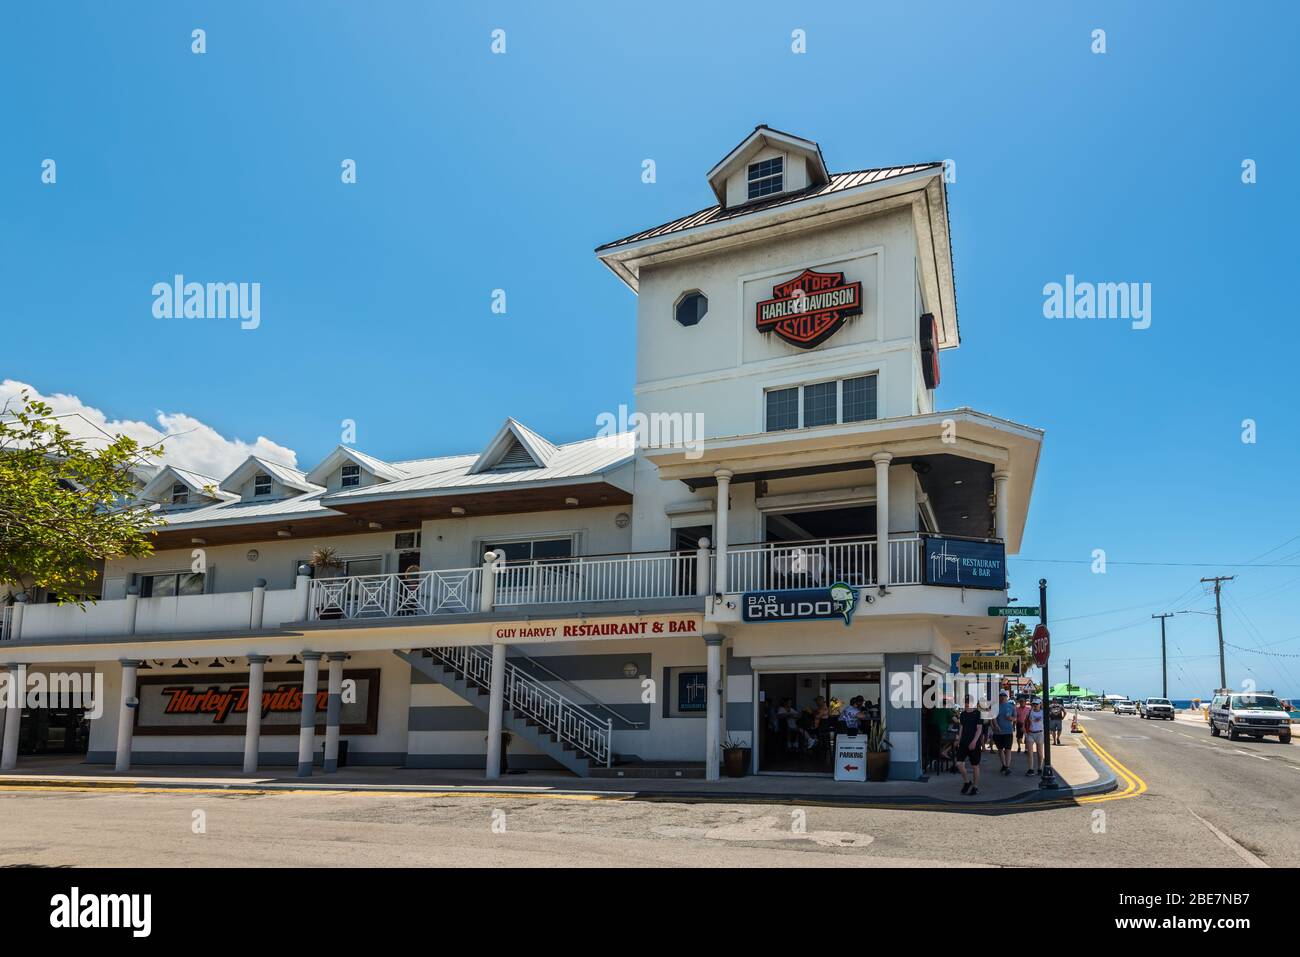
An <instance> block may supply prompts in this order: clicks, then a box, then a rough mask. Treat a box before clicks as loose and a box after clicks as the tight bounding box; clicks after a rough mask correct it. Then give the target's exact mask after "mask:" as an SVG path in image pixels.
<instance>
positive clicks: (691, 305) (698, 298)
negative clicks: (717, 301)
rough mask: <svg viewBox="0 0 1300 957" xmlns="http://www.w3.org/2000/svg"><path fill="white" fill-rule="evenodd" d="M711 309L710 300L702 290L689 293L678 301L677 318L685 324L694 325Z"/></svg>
mask: <svg viewBox="0 0 1300 957" xmlns="http://www.w3.org/2000/svg"><path fill="white" fill-rule="evenodd" d="M708 311H709V300H708V299H707V298H706V297H705V295H704V293H702V292H692V293H687V294H686V295H685V296H683V297H682V298H681V299H680V300H679V301H678V303H677V310H676V313H675V315H676V318H677V321H678V322H679V323H681V324H682V325H683V326H694V325H696V324H698V323H699V321H700V320H701V319H703V318H704V314H705V313H706V312H708Z"/></svg>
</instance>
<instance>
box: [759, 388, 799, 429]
mask: <svg viewBox="0 0 1300 957" xmlns="http://www.w3.org/2000/svg"><path fill="white" fill-rule="evenodd" d="M797 428H799V390H798V389H797V388H795V389H772V390H771V391H769V392H768V393H767V431H769V432H780V431H781V430H782V429H797Z"/></svg>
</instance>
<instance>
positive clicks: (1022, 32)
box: [0, 2, 1300, 697]
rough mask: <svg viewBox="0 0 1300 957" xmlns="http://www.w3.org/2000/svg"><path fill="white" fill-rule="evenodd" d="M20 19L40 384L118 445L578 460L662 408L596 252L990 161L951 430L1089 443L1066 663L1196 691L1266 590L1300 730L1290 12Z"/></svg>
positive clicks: (24, 355)
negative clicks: (988, 420)
mask: <svg viewBox="0 0 1300 957" xmlns="http://www.w3.org/2000/svg"><path fill="white" fill-rule="evenodd" d="M3 18H4V19H3V30H2V31H0V78H2V79H3V83H2V84H0V91H3V92H0V96H2V97H3V99H4V109H3V113H2V114H0V116H2V117H3V124H4V126H3V129H4V136H3V144H4V145H3V148H0V209H2V210H3V215H2V216H0V283H2V287H0V288H3V290H4V295H3V298H2V300H0V303H2V305H0V309H2V310H3V311H2V312H0V316H2V321H3V328H4V330H5V333H6V335H5V337H4V340H3V346H0V379H5V378H8V379H13V380H18V381H22V382H27V383H30V384H32V385H33V386H35V387H36V388H37V389H38V390H40V391H41V392H43V393H47V394H50V393H70V394H75V395H76V396H78V397H79V398H80V399H81V400H82V401H83V402H84V403H86V404H87V405H89V406H93V407H95V408H97V409H100V410H102V411H103V412H104V414H105V415H106V416H108V417H109V418H110V419H123V420H149V421H152V420H153V419H154V418H155V416H156V415H157V413H158V412H159V411H164V412H170V413H183V414H185V415H188V416H192V417H194V418H196V419H198V420H200V421H202V422H203V423H206V424H207V425H210V426H211V427H212V428H213V429H215V430H217V431H218V432H219V433H221V435H223V436H228V437H237V438H239V439H242V440H244V441H246V442H250V443H251V442H253V441H254V440H255V439H256V438H257V437H258V436H259V435H261V436H266V437H267V438H269V439H270V440H271V441H273V442H275V443H279V444H281V445H284V446H287V447H289V448H292V449H294V450H296V452H297V454H298V458H299V462H300V463H304V464H307V465H310V464H313V463H314V462H316V461H317V460H319V458H320V457H322V456H323V455H324V454H325V452H326V451H328V449H329V448H331V447H332V446H333V445H334V444H336V443H337V441H338V440H339V422H340V420H342V419H345V418H351V419H354V420H356V422H357V424H358V435H357V444H358V446H359V447H361V448H362V449H365V450H367V451H370V452H373V453H375V454H377V455H380V456H382V457H384V458H390V459H397V458H403V457H416V456H421V455H431V454H439V453H448V452H458V451H465V450H471V449H475V448H478V447H480V446H481V445H482V444H483V443H484V442H485V441H486V440H487V438H488V437H490V435H491V434H492V432H493V431H494V430H495V429H496V427H497V426H498V425H499V424H500V422H501V420H502V419H504V417H505V416H506V415H509V414H513V415H516V416H517V417H519V418H521V419H522V420H524V421H525V422H527V423H528V424H529V425H531V426H532V427H534V428H536V429H538V430H540V431H541V432H543V433H544V434H546V435H548V436H550V437H552V438H553V439H556V440H566V441H567V440H572V439H576V438H579V437H582V436H585V435H590V434H591V433H592V431H593V429H594V422H595V415H596V414H597V413H598V412H600V411H603V410H608V409H616V408H617V406H618V404H619V403H620V402H626V403H628V404H631V403H632V395H631V392H632V382H633V344H634V326H633V324H634V317H635V303H634V299H633V296H632V295H631V293H630V292H628V290H627V289H625V288H624V287H623V286H622V284H621V283H619V282H618V281H617V280H616V279H615V278H614V277H613V276H612V275H610V274H609V273H608V272H606V270H605V269H604V267H603V266H601V265H600V264H599V263H598V262H597V261H596V259H595V257H594V256H593V255H592V250H593V248H594V247H595V246H597V245H599V244H600V243H602V242H605V241H608V240H610V239H614V238H617V237H619V236H622V235H625V234H627V233H629V232H632V231H634V230H635V229H637V228H640V227H643V226H647V225H653V224H657V223H659V222H662V221H664V220H667V219H670V218H672V217H674V216H677V215H680V214H682V213H685V212H689V211H693V210H695V209H698V208H700V207H702V206H705V205H708V204H709V203H710V202H711V201H712V199H711V194H710V193H709V192H708V189H707V186H706V184H705V181H704V173H705V172H706V171H707V170H708V168H709V167H710V166H712V165H713V163H714V162H716V161H717V160H718V159H719V158H720V157H721V156H722V155H723V154H724V153H725V152H726V151H727V150H728V149H729V148H730V147H731V146H733V145H734V144H735V143H736V142H737V141H738V140H739V139H740V138H741V137H742V136H743V135H744V134H745V133H746V132H747V131H748V130H749V129H751V128H752V127H753V126H754V125H755V124H757V123H768V124H770V125H772V126H775V127H777V128H780V129H785V130H789V131H792V132H795V133H798V134H800V135H803V136H807V137H809V138H812V139H815V140H817V141H819V142H820V143H821V145H822V149H823V152H824V154H825V156H826V160H827V163H828V165H829V166H830V167H831V168H832V169H853V168H861V167H865V166H880V165H891V164H895V163H906V162H913V161H926V160H936V159H948V158H951V159H953V160H955V162H956V171H957V181H956V183H954V184H953V185H952V186H951V187H950V204H951V216H952V223H953V253H954V261H955V269H956V277H957V292H958V304H959V313H960V319H961V326H962V334H963V345H962V347H961V348H960V349H959V350H957V351H955V352H948V353H945V354H944V356H943V363H944V364H943V385H942V387H941V389H940V392H939V403H940V405H941V406H942V407H945V408H949V407H955V406H962V405H969V406H973V407H975V408H978V409H981V410H984V411H988V412H990V413H993V414H996V415H1000V416H1005V417H1007V418H1011V419H1014V420H1017V421H1021V422H1026V423H1029V424H1032V425H1036V426H1039V427H1041V428H1044V429H1046V430H1047V440H1046V444H1045V447H1044V453H1043V459H1042V463H1041V467H1040V471H1039V474H1038V482H1037V487H1036V489H1035V494H1034V501H1033V503H1032V508H1031V513H1030V522H1029V528H1028V533H1027V536H1026V538H1025V543H1024V548H1023V549H1022V553H1021V554H1022V556H1023V557H1021V558H1017V559H1013V561H1012V564H1011V571H1012V576H1013V592H1014V593H1016V594H1017V595H1018V596H1019V597H1020V598H1022V599H1025V600H1026V601H1028V600H1029V599H1031V598H1033V597H1034V594H1035V590H1036V589H1035V583H1036V582H1037V579H1038V578H1039V577H1040V576H1046V577H1047V578H1049V580H1050V581H1051V588H1052V596H1053V597H1052V602H1051V611H1052V617H1053V619H1054V622H1055V624H1054V626H1053V635H1054V637H1055V639H1056V649H1057V650H1056V654H1055V655H1054V663H1055V664H1057V665H1058V666H1059V665H1060V664H1061V663H1062V662H1063V661H1064V659H1065V658H1066V657H1069V658H1072V659H1073V662H1074V671H1073V674H1074V677H1075V680H1076V682H1083V683H1087V684H1089V685H1091V686H1097V687H1099V688H1100V687H1103V686H1104V687H1105V689H1106V690H1108V691H1111V690H1114V691H1121V692H1127V693H1130V694H1135V695H1136V694H1146V693H1158V691H1159V684H1158V683H1159V660H1158V655H1159V638H1158V634H1159V632H1158V623H1157V622H1155V621H1152V620H1150V619H1149V618H1148V617H1147V616H1149V615H1150V614H1151V613H1152V612H1156V611H1162V610H1167V609H1172V608H1187V609H1191V610H1199V611H1205V610H1209V609H1212V607H1213V602H1212V600H1211V599H1209V598H1207V597H1206V596H1205V595H1204V594H1203V592H1202V590H1201V589H1200V587H1199V586H1197V583H1196V580H1197V579H1198V578H1199V577H1201V576H1202V575H1212V574H1233V573H1236V574H1237V575H1238V578H1237V579H1236V580H1235V581H1234V582H1232V583H1230V584H1229V585H1227V586H1226V588H1225V595H1226V596H1228V598H1227V599H1226V605H1227V607H1226V609H1225V618H1224V622H1225V632H1226V636H1227V639H1228V641H1229V642H1231V643H1233V644H1237V645H1240V646H1241V647H1243V648H1250V649H1256V650H1255V651H1250V652H1248V651H1240V650H1237V649H1232V648H1230V649H1229V657H1228V665H1229V668H1228V677H1229V681H1230V682H1232V683H1234V684H1236V683H1239V682H1241V681H1242V680H1244V679H1247V678H1252V677H1253V678H1254V679H1255V680H1256V681H1257V682H1258V683H1259V684H1260V686H1262V687H1273V686H1276V688H1277V689H1278V690H1279V691H1283V692H1285V693H1292V694H1300V624H1298V623H1296V621H1295V620H1294V616H1293V615H1292V614H1291V610H1292V608H1293V602H1294V597H1295V595H1296V594H1297V587H1300V570H1297V569H1300V538H1297V539H1296V540H1295V541H1293V542H1290V543H1289V544H1284V543H1287V542H1288V540H1289V539H1291V538H1292V536H1300V521H1298V518H1300V516H1298V515H1297V507H1296V505H1295V498H1294V496H1292V495H1291V494H1290V489H1289V486H1290V484H1291V482H1290V480H1291V478H1292V476H1294V475H1295V474H1297V471H1298V468H1300V442H1297V427H1296V421H1295V409H1296V403H1295V400H1294V396H1293V386H1292V377H1291V375H1290V374H1289V373H1290V371H1291V370H1290V368H1289V365H1288V363H1289V361H1290V353H1291V352H1292V350H1293V349H1294V348H1295V346H1296V340H1297V333H1296V331H1295V328H1294V324H1293V323H1292V322H1291V321H1290V319H1291V315H1292V313H1293V312H1294V307H1293V304H1292V303H1291V302H1290V301H1289V298H1288V297H1286V295H1285V290H1286V289H1287V288H1289V286H1290V283H1291V280H1290V277H1291V275H1292V273H1293V263H1292V257H1293V251H1292V244H1291V243H1290V242H1289V241H1287V240H1286V239H1285V236H1284V230H1287V231H1288V232H1289V229H1290V227H1291V224H1292V223H1293V222H1294V221H1295V220H1296V218H1297V215H1296V214H1297V208H1296V207H1297V198H1296V190H1295V186H1294V178H1293V177H1294V174H1293V172H1292V165H1293V162H1294V157H1295V155H1296V146H1297V143H1296V139H1297V134H1296V129H1295V124H1294V122H1292V121H1291V117H1292V116H1293V115H1294V106H1295V104H1294V90H1295V89H1296V79H1297V77H1296V72H1297V68H1296V66H1295V59H1294V56H1293V50H1292V49H1291V41H1292V39H1293V37H1294V36H1295V35H1296V28H1297V25H1298V24H1297V22H1296V21H1297V19H1298V17H1297V14H1296V12H1295V10H1294V9H1293V8H1292V7H1291V6H1290V5H1287V4H1281V3H1278V4H1268V3H1265V4H1262V5H1257V6H1254V7H1251V8H1250V10H1249V11H1248V12H1247V11H1242V10H1239V9H1238V8H1236V7H1234V6H1233V5H1231V4H1221V3H1151V2H1148V3H1142V4H1132V3H1128V2H1114V3H1087V4H1042V3H1038V2H1033V3H1028V2H1026V3H1011V2H1008V3H999V4H996V5H977V4H969V3H937V4H926V5H924V6H922V7H916V5H911V4H894V3H890V4H886V3H824V4H817V5H815V7H814V8H812V9H811V10H809V11H806V12H805V11H803V10H799V9H798V8H797V7H795V6H792V5H791V4H788V3H764V2H751V3H746V4H744V5H743V6H740V5H727V6H724V5H721V4H719V5H712V4H701V3H698V2H696V3H675V2H657V3H653V4H635V5H633V4H611V3H548V4H533V3H518V4H511V3H475V4H463V5H462V4H450V3H413V2H412V3H401V2H385V3H360V2H353V3H287V2H271V3H252V2H223V3H215V2H213V3H171V2H168V3H161V2H159V3H132V4H103V3H60V4H58V5H53V6H52V5H47V4H45V5H43V4H29V5H23V6H16V5H11V6H9V7H8V8H7V9H6V11H5V13H4V15H3ZM195 28H202V29H204V30H206V33H207V52H206V53H205V54H203V55H195V54H193V53H192V52H191V50H190V45H191V31H192V30H194V29H195ZM496 28H500V29H504V30H505V31H506V42H507V52H506V54H505V55H504V56H494V55H492V53H491V52H490V49H489V44H490V33H491V31H492V30H493V29H496ZM796 28H798V29H803V30H805V31H806V34H807V52H806V53H805V54H802V55H795V54H793V53H791V52H790V34H791V31H792V30H794V29H796ZM1099 28H1100V29H1104V30H1105V31H1106V46H1107V51H1106V53H1105V54H1102V55H1098V54H1094V53H1092V52H1091V49H1090V46H1091V43H1092V40H1091V33H1092V31H1093V30H1095V29H1099ZM46 158H53V159H55V161H56V163H57V175H58V179H57V183H56V184H55V185H53V186H49V185H43V184H42V183H41V182H40V173H41V162H42V160H44V159H46ZM645 158H652V159H654V160H655V162H656V164H657V172H658V182H657V183H655V184H653V185H646V184H643V183H642V182H641V179H640V172H641V162H642V160H643V159H645ZM1247 158H1249V159H1253V160H1255V161H1256V163H1257V164H1258V183H1256V184H1255V185H1249V186H1248V185H1244V184H1243V183H1242V182H1241V163H1242V160H1243V159H1247ZM344 159H354V160H355V161H356V163H357V172H358V182H357V183H356V184H355V185H350V186H345V185H343V184H341V183H340V163H341V162H342V160H344ZM178 272H179V273H183V274H185V275H187V276H189V277H192V278H196V279H200V280H204V281H206V280H218V279H220V280H234V281H240V280H242V281H250V282H251V281H257V282H260V283H261V284H262V304H261V307H262V324H261V326H260V327H259V328H258V329H256V330H247V331H245V330H240V329H239V328H238V326H237V325H236V324H234V323H225V324H220V323H212V322H208V323H204V322H190V323H185V322H160V321H158V320H155V319H154V318H153V316H152V313H151V306H152V297H151V296H150V292H149V291H150V289H151V287H152V285H153V284H154V283H155V282H158V281H168V280H170V278H171V276H172V275H173V274H174V273H178ZM1067 273H1071V274H1074V275H1076V276H1078V277H1079V278H1080V279H1090V280H1093V281H1116V282H1118V281H1133V282H1149V283H1151V284H1152V324H1151V327H1150V328H1149V329H1146V330H1140V331H1139V330H1133V329H1131V328H1129V325H1128V323H1124V322H1119V321H1098V320H1093V321H1085V320H1056V321H1049V320H1047V319H1045V318H1044V317H1043V312H1042V302H1043V295H1042V288H1043V286H1044V284H1045V283H1048V282H1054V281H1055V282H1061V281H1063V280H1064V277H1065V275H1066V274H1067ZM496 288H502V289H505V290H506V292H507V297H508V299H507V302H508V312H507V314H506V315H505V316H500V315H494V314H493V313H492V312H491V311H490V308H489V306H490V295H491V291H492V290H493V289H496ZM1246 418H1253V419H1255V420H1256V422H1257V423H1258V425H1257V427H1258V441H1257V442H1256V443H1254V444H1245V443H1243V442H1242V441H1241V433H1242V425H1241V423H1242V420H1243V419H1246ZM1274 546H1281V547H1279V548H1276V549H1274ZM1098 548H1100V549H1104V550H1105V552H1106V556H1107V559H1108V564H1107V570H1106V573H1105V574H1094V573H1093V572H1092V571H1091V567H1090V565H1091V560H1092V552H1093V550H1094V549H1098ZM1268 549H1274V550H1272V551H1268V552H1267V553H1266V554H1262V555H1261V553H1265V552H1266V550H1268ZM1257 556H1258V559H1257V561H1256V562H1255V563H1254V564H1253V565H1245V564H1242V563H1247V562H1249V561H1250V560H1252V559H1256V558H1257ZM1199 563H1206V564H1199ZM1234 563H1235V564H1234ZM1169 632H1170V636H1171V639H1172V640H1171V647H1170V651H1171V655H1172V659H1171V667H1170V693H1171V695H1173V696H1176V697H1183V696H1190V695H1192V694H1203V693H1205V692H1207V691H1209V690H1210V689H1211V688H1212V687H1213V686H1214V685H1215V684H1217V654H1216V645H1215V640H1214V619H1213V617H1210V616H1206V615H1203V614H1186V615H1179V616H1177V617H1176V618H1174V619H1171V620H1170V623H1169ZM1259 649H1263V650H1265V651H1268V652H1271V654H1260V653H1258V650H1259ZM1278 653H1282V654H1292V655H1296V656H1297V657H1296V658H1291V659H1287V658H1282V657H1277V654H1278ZM1053 677H1060V678H1063V677H1064V674H1063V671H1062V670H1061V669H1060V668H1059V667H1057V668H1056V669H1055V671H1054V674H1053Z"/></svg>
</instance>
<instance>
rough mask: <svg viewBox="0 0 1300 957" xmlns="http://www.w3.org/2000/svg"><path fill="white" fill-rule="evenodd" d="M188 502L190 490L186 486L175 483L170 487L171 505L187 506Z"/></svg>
mask: <svg viewBox="0 0 1300 957" xmlns="http://www.w3.org/2000/svg"><path fill="white" fill-rule="evenodd" d="M189 501H190V489H189V486H188V485H185V484H184V483H182V482H176V483H175V484H173V485H172V504H173V505H188V504H189Z"/></svg>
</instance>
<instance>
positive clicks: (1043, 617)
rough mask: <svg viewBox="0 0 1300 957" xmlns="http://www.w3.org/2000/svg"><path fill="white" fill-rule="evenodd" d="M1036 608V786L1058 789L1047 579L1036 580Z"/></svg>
mask: <svg viewBox="0 0 1300 957" xmlns="http://www.w3.org/2000/svg"><path fill="white" fill-rule="evenodd" d="M1038 607H1039V611H1040V612H1041V614H1040V615H1039V616H1038V620H1039V624H1038V627H1037V628H1035V629H1034V641H1033V646H1032V647H1033V650H1034V662H1035V663H1036V664H1037V665H1038V666H1039V667H1040V668H1042V669H1043V690H1042V695H1043V772H1042V774H1041V775H1039V781H1038V786H1039V787H1040V788H1059V787H1060V786H1061V785H1060V784H1059V783H1058V782H1057V780H1056V775H1055V774H1053V773H1052V719H1051V714H1050V709H1051V704H1050V702H1049V701H1048V697H1047V693H1048V691H1050V690H1051V687H1052V685H1051V683H1050V682H1049V681H1048V678H1047V663H1048V660H1049V659H1050V658H1051V655H1052V633H1051V632H1050V631H1048V630H1047V579H1046V578H1040V579H1038Z"/></svg>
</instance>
